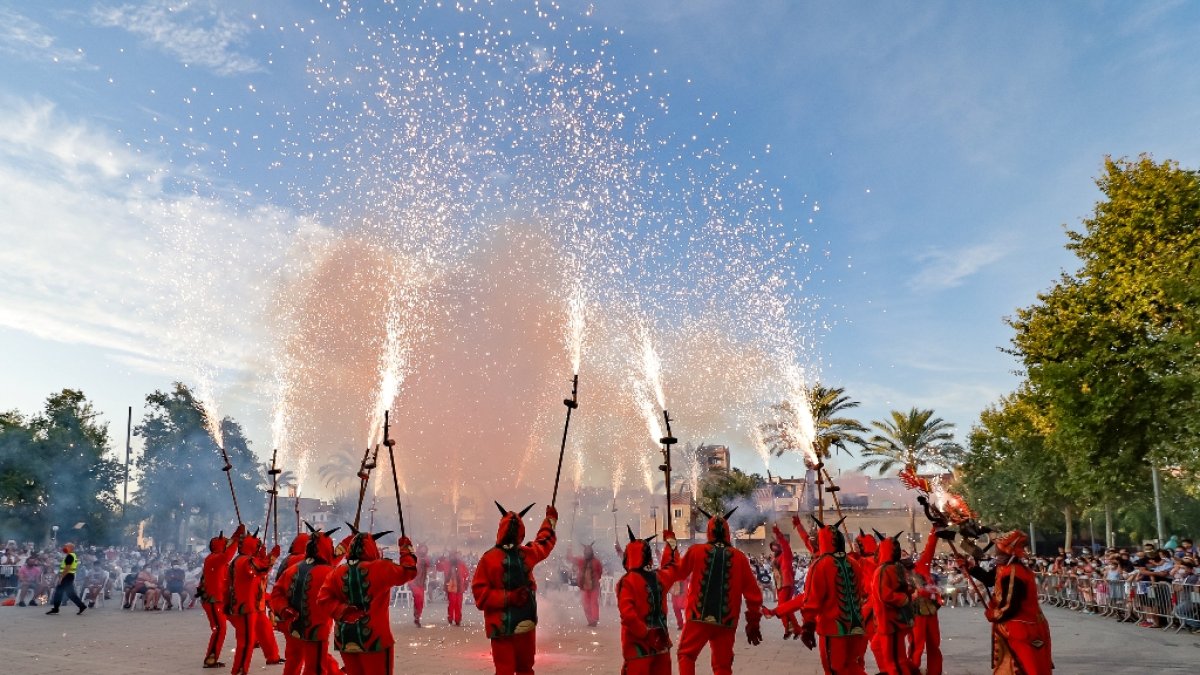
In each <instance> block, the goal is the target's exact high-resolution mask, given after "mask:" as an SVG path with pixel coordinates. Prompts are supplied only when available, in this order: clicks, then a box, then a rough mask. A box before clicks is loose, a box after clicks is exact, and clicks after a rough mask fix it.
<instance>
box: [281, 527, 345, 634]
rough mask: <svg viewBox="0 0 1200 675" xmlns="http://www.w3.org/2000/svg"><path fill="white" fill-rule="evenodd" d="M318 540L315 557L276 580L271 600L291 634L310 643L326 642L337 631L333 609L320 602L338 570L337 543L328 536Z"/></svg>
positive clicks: (290, 569)
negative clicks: (336, 563)
mask: <svg viewBox="0 0 1200 675" xmlns="http://www.w3.org/2000/svg"><path fill="white" fill-rule="evenodd" d="M316 537H317V538H316V539H315V540H314V543H315V547H308V548H315V550H313V551H311V552H312V553H314V554H315V555H314V556H313V557H308V558H305V559H304V560H302V561H300V562H299V563H296V564H295V565H292V566H291V567H288V568H287V569H286V570H284V571H283V574H282V575H280V576H279V578H278V579H276V580H275V586H274V587H272V589H271V597H270V600H269V603H270V606H271V611H272V612H273V613H274V614H275V616H278V617H284V618H283V619H281V620H280V622H279V625H280V627H281V630H282V631H283V632H285V633H286V634H287V635H290V636H292V637H294V638H298V639H300V640H306V641H309V642H324V641H326V640H328V639H329V633H330V631H331V630H332V629H333V617H332V616H331V615H330V613H329V607H328V606H326V605H323V604H322V603H320V602H319V601H318V596H319V595H320V592H321V588H323V587H324V585H325V581H326V579H327V578H328V577H329V575H330V574H331V573H333V571H334V567H333V565H332V564H331V563H330V561H331V560H332V559H333V541H332V540H331V539H330V538H329V537H328V536H326V535H324V534H320V533H319V534H317V535H316Z"/></svg>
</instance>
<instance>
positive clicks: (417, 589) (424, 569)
mask: <svg viewBox="0 0 1200 675" xmlns="http://www.w3.org/2000/svg"><path fill="white" fill-rule="evenodd" d="M416 555H417V576H415V577H413V580H412V581H410V582H409V583H408V589H409V590H410V591H412V596H413V623H415V624H417V625H418V626H420V625H421V614H423V613H424V612H425V584H426V583H427V582H428V581H429V547H427V546H426V545H425V544H417V553H416Z"/></svg>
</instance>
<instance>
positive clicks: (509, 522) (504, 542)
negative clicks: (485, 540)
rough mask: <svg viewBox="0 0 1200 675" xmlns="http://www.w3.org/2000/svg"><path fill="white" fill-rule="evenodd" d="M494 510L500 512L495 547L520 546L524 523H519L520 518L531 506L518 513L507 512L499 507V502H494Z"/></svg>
mask: <svg viewBox="0 0 1200 675" xmlns="http://www.w3.org/2000/svg"><path fill="white" fill-rule="evenodd" d="M495 504H496V508H497V509H499V510H500V527H499V529H498V530H497V531H496V545H497V546H502V547H503V546H520V545H521V544H522V543H523V542H524V541H525V523H523V522H521V518H522V517H523V516H524V515H525V514H526V513H528V512H529V509H532V508H533V504H530V505H529V506H526V507H525V508H524V510H522V511H521V512H520V513H515V512H513V511H509V510H508V509H506V508H504V507H503V506H500V502H495Z"/></svg>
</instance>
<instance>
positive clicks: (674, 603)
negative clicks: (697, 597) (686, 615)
mask: <svg viewBox="0 0 1200 675" xmlns="http://www.w3.org/2000/svg"><path fill="white" fill-rule="evenodd" d="M685 608H687V597H686V596H684V595H683V594H682V593H680V594H679V595H672V596H671V609H673V610H675V627H676V628H678V629H679V630H683V610H684V609H685Z"/></svg>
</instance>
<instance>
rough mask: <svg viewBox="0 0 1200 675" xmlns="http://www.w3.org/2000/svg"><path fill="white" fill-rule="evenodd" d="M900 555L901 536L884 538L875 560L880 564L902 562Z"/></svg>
mask: <svg viewBox="0 0 1200 675" xmlns="http://www.w3.org/2000/svg"><path fill="white" fill-rule="evenodd" d="M900 553H901V549H900V535H899V534H897V535H896V536H894V537H884V539H883V541H881V542H879V550H878V551H877V552H876V553H875V559H876V560H878V561H879V563H880V564H883V563H894V562H900Z"/></svg>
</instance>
